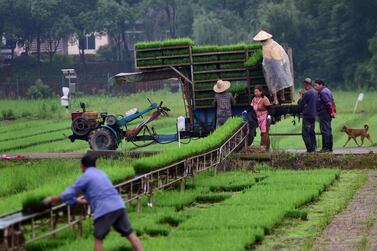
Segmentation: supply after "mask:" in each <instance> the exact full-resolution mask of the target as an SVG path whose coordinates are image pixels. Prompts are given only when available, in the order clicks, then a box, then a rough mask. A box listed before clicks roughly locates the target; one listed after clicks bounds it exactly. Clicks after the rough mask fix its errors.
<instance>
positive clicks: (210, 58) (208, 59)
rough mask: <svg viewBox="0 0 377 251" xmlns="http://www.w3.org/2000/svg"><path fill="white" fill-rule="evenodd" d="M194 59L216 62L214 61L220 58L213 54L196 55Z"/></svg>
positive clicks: (195, 60)
mask: <svg viewBox="0 0 377 251" xmlns="http://www.w3.org/2000/svg"><path fill="white" fill-rule="evenodd" d="M192 60H193V61H194V62H214V61H218V60H219V58H218V57H217V56H216V55H212V56H194V57H193V58H192Z"/></svg>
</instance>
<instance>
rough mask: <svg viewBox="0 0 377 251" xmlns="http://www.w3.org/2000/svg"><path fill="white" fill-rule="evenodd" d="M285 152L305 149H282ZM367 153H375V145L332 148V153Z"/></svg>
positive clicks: (376, 148) (301, 151) (299, 151)
mask: <svg viewBox="0 0 377 251" xmlns="http://www.w3.org/2000/svg"><path fill="white" fill-rule="evenodd" d="M284 151H285V152H290V153H305V152H306V149H300V148H290V149H284ZM368 153H377V147H375V146H372V147H341V148H334V151H333V154H340V155H342V154H368Z"/></svg>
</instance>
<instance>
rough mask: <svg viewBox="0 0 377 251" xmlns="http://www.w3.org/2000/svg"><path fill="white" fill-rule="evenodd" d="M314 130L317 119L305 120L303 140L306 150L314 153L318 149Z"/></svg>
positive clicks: (303, 122) (303, 123)
mask: <svg viewBox="0 0 377 251" xmlns="http://www.w3.org/2000/svg"><path fill="white" fill-rule="evenodd" d="M314 129H315V119H303V121H302V139H303V140H304V143H305V146H306V150H307V151H308V152H314V151H315V149H316V147H317V142H316V139H315V131H314Z"/></svg>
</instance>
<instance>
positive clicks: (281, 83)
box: [263, 39, 293, 93]
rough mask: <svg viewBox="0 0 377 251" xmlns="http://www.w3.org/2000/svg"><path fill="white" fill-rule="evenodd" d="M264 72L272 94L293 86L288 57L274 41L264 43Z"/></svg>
mask: <svg viewBox="0 0 377 251" xmlns="http://www.w3.org/2000/svg"><path fill="white" fill-rule="evenodd" d="M263 70H264V77H265V80H266V84H267V87H268V89H269V90H270V92H272V93H274V92H275V93H276V92H278V91H280V90H283V89H285V88H288V87H291V86H293V78H292V73H291V68H290V62H289V58H288V55H287V53H286V52H285V50H284V49H283V47H282V46H281V45H280V44H278V43H277V42H275V41H274V40H273V39H269V40H267V41H266V42H265V43H263Z"/></svg>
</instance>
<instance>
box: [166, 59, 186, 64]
mask: <svg viewBox="0 0 377 251" xmlns="http://www.w3.org/2000/svg"><path fill="white" fill-rule="evenodd" d="M163 62H164V65H180V64H188V63H190V59H189V58H169V59H164V60H163Z"/></svg>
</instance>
